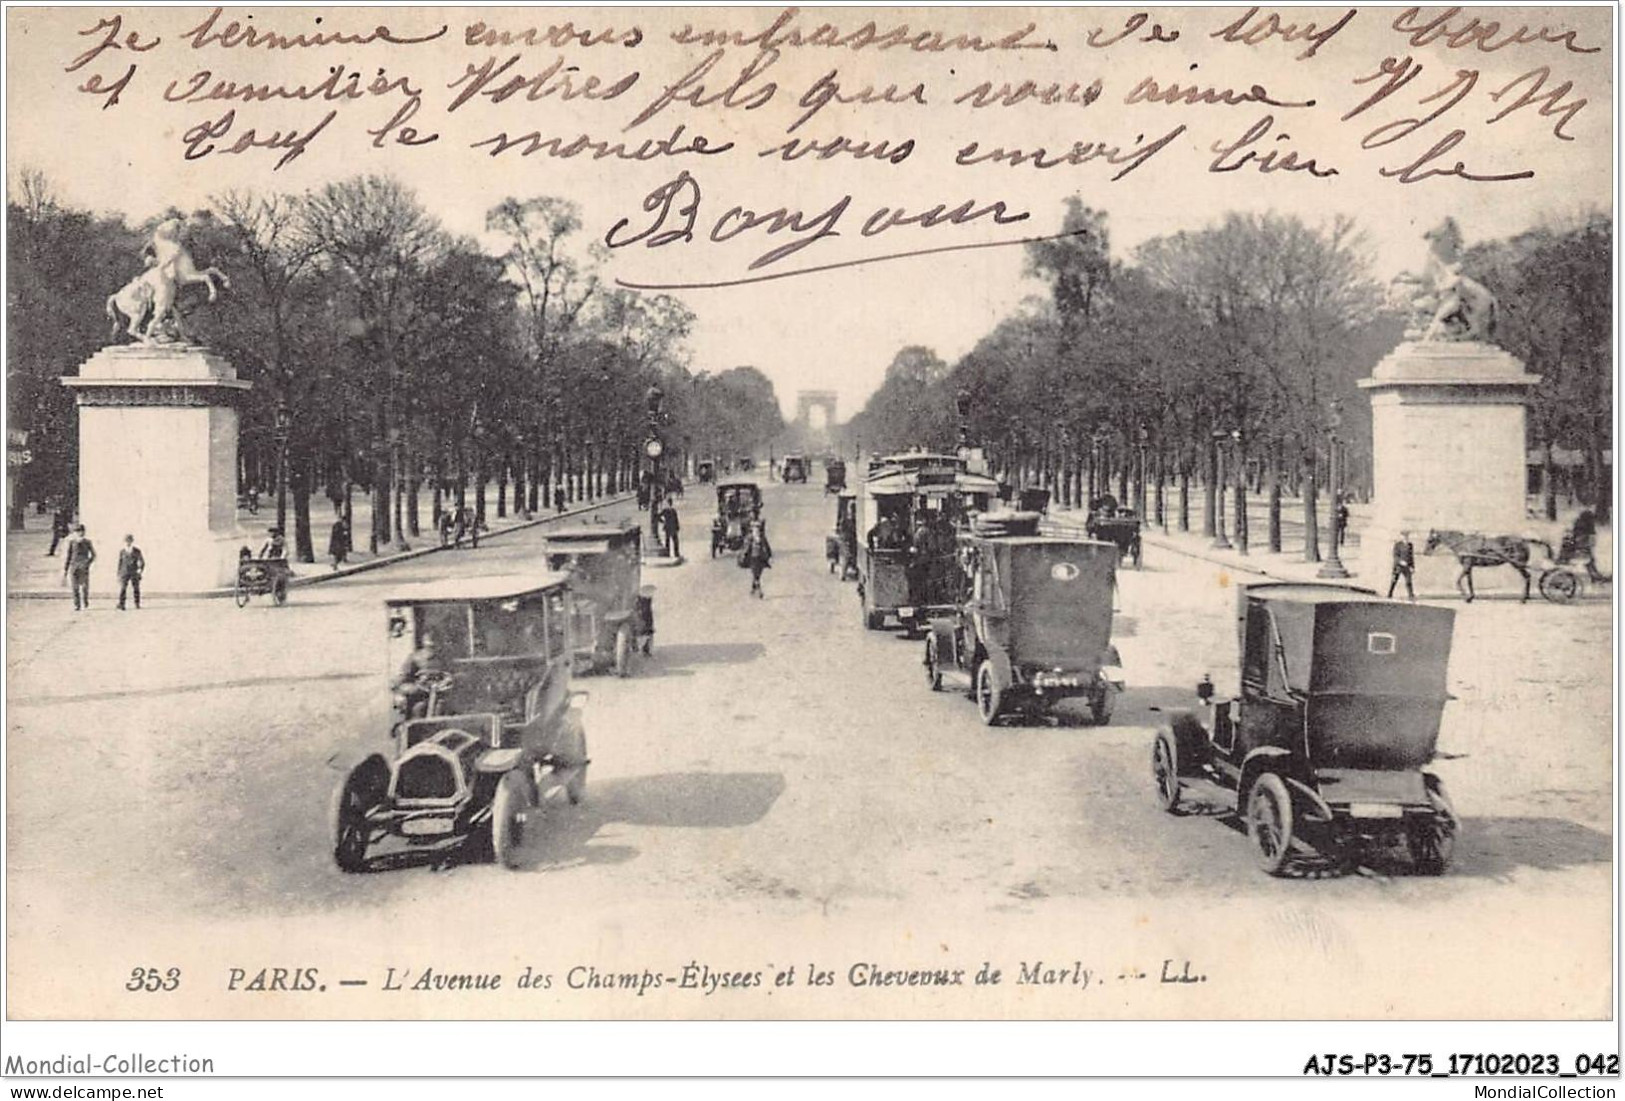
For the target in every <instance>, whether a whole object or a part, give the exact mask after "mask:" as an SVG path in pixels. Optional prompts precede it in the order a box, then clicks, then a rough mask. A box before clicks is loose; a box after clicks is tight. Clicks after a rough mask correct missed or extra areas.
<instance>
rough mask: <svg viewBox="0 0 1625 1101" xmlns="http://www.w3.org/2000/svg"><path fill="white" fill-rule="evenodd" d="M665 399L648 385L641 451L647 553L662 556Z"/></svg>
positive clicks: (654, 387) (658, 391)
mask: <svg viewBox="0 0 1625 1101" xmlns="http://www.w3.org/2000/svg"><path fill="white" fill-rule="evenodd" d="M665 400H666V394H665V391H663V390H661V389H660V387H659V386H651V387H649V392H648V394H647V401H648V410H649V431H648V435H647V437H646V438H645V439H644V441H643V453H644V454H645V455H646V456H648V458H649V553H650V554H652V555H657V556H662V557H663V556H664V555H665V553H666V550H665V547H664V546H663V545H662V544H661V542H660V498H661V494H662V493H663V491H664V489H665V486H664V485H663V484H662V483H661V480H660V457H661V456H662V455H664V454H665V453H666V444H665V441H664V440H662V439H661V438H660V417H661V406H662V404H663V403H664V402H665Z"/></svg>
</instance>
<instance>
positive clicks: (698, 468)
mask: <svg viewBox="0 0 1625 1101" xmlns="http://www.w3.org/2000/svg"><path fill="white" fill-rule="evenodd" d="M694 478H695V480H696V481H698V482H701V483H708V482H714V481H716V480H717V464H716V463H714V462H712V461H711V460H710V459H701V460H700V461H699V462H697V463H695V464H694Z"/></svg>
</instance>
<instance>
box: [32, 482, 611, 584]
mask: <svg viewBox="0 0 1625 1101" xmlns="http://www.w3.org/2000/svg"><path fill="white" fill-rule="evenodd" d="M488 493H489V496H488V498H487V500H488V501H489V502H494V501H495V499H496V494H495V484H494V483H493V484H492V486H491V487H490V489H489V490H488ZM634 496H635V494H633V493H631V492H627V493H620V494H605V495H604V496H602V497H599V498H598V499H597V500H594V501H588V500H585V499H583V500H579V501H577V502H576V503H575V504H574V505H572V506H570V507H569V508H567V509H566V510H565V511H564V512H562V513H555V512H553V511H551V510H548V511H545V512H543V511H538V512H536V513H535V514H534V515H533V517H532V518H531V519H529V520H526V519H525V518H524V515H523V513H512V512H510V513H509V514H508V515H507V516H505V517H503V518H501V519H497V517H496V514H495V509H494V507H491V508H489V509H488V511H487V513H486V522H487V525H488V528H487V530H485V531H483V532H482V533H481V535H480V540H481V541H482V542H483V541H485V540H488V539H494V538H497V537H500V536H503V535H508V534H510V533H512V532H516V531H523V530H525V529H527V528H532V527H535V526H537V525H538V524H545V523H547V522H548V521H550V520H560V519H568V518H570V517H574V516H580V515H583V514H586V513H592V512H596V511H597V510H599V509H602V508H605V507H607V506H610V505H615V504H620V503H622V502H626V501H630V500H632V499H633V498H634ZM470 500H472V495H470ZM431 503H432V501H431V499H430V498H429V496H428V495H427V494H425V495H424V498H423V500H422V503H421V504H420V509H421V511H420V514H419V515H420V518H421V520H422V525H423V530H422V534H420V535H408V536H407V537H406V541H407V544H408V545H409V547H410V549H408V550H405V551H396V550H394V549H392V548H385V547H380V548H379V553H378V554H376V555H374V554H371V553H370V552H368V551H367V550H366V541H365V538H364V537H363V539H361V540H358V542H360V543H361V547H360V549H358V550H355V551H352V552H351V553H350V556H349V561H348V562H347V563H346V564H345V565H344V566H341V567H340V568H339V569H337V570H335V569H332V568H331V566H330V564H329V561H328V560H327V559H326V557H325V555H324V554H323V552H324V551H326V550H327V535H328V530H329V529H330V528H331V527H332V523H333V519H334V515H335V514H334V512H333V511H332V510H331V509H329V508H328V507H327V499H326V498H325V497H316V498H313V499H312V502H311V504H312V507H311V528H312V531H311V543H312V547H313V549H314V550H315V552H316V558H317V560H316V561H315V562H298V561H293V560H291V559H290V566H291V572H292V575H293V580H292V582H291V585H292V586H293V587H300V586H305V585H318V584H321V583H322V582H324V581H332V580H335V579H337V578H341V577H350V576H352V575H354V574H358V573H365V572H366V571H368V570H375V569H379V568H381V567H384V566H388V565H392V564H394V563H396V562H406V561H409V560H411V559H414V558H421V557H423V556H424V555H426V554H433V553H435V552H436V551H440V550H448V549H450V548H449V547H442V546H441V545H440V538H439V536H438V535H437V534H436V533H435V532H434V531H433V530H432V529H431V528H430V526H429V524H430V505H431ZM290 511H291V510H290ZM353 515H354V522H355V526H356V528H357V529H358V530H360V531H361V532H362V533H363V536H365V533H367V532H369V531H370V530H371V523H372V519H371V502H370V499H366V498H364V497H363V496H362V495H361V494H357V496H356V499H355V503H354V506H353ZM237 522H238V524H239V526H240V527H241V528H242V529H243V530H244V531H245V532H247V533H250V535H251V536H252V538H250V539H249V540H247V542H249V543H251V544H252V545H253V546H254V548H255V549H257V548H258V546H259V544H260V543H263V542H264V540H265V538H266V533H267V532H268V531H269V530H270V529H271V528H272V527H274V526H275V525H276V506H275V503H274V502H272V503H270V504H269V506H267V505H265V504H262V505H261V507H260V510H259V514H258V515H252V514H250V513H249V512H248V511H247V510H243V509H239V510H238V512H237ZM290 527H291V516H290ZM50 528H51V517H50V516H49V514H47V515H43V516H37V515H35V514H34V513H33V512H32V511H31V512H30V513H29V514H28V516H27V517H26V519H25V524H24V530H23V531H21V532H15V531H14V532H7V533H6V595H7V596H9V597H10V598H12V599H14V600H66V599H67V598H68V597H69V595H70V594H69V591H68V589H67V587H66V586H64V585H63V584H62V551H61V548H60V547H59V548H58V550H57V554H56V556H55V557H50V556H47V555H46V553H45V551H46V549H47V548H48V547H50V545H51V532H50ZM289 549H290V551H291V550H292V549H293V547H292V540H291V539H290V540H289ZM230 595H232V590H231V589H230V588H221V589H211V590H207V591H204V592H197V593H153V594H152V599H160V600H161V599H187V598H199V597H220V596H230Z"/></svg>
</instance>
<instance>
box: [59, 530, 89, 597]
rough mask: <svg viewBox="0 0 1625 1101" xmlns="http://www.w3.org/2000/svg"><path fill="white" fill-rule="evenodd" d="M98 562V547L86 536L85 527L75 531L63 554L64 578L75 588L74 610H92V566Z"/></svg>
mask: <svg viewBox="0 0 1625 1101" xmlns="http://www.w3.org/2000/svg"><path fill="white" fill-rule="evenodd" d="M95 561H96V547H95V545H94V544H93V543H91V541H90V539H89V537H88V536H86V535H85V525H83V524H80V525H78V526H77V527H75V528H74V529H73V538H71V539H69V540H68V546H67V549H66V550H65V551H63V554H62V576H63V577H64V578H65V579H67V581H68V582H69V584H71V585H72V586H73V610H74V611H76V612H77V611H79V610H81V609H85V610H89V608H90V566H91V563H93V562H95Z"/></svg>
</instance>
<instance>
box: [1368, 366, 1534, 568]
mask: <svg viewBox="0 0 1625 1101" xmlns="http://www.w3.org/2000/svg"><path fill="white" fill-rule="evenodd" d="M1539 381H1540V376H1539V375H1531V374H1527V373H1526V372H1525V371H1524V367H1523V363H1522V361H1520V360H1519V359H1517V358H1516V357H1515V356H1512V355H1509V354H1508V353H1506V352H1504V351H1502V350H1501V349H1500V348H1497V347H1495V346H1494V345H1490V344H1480V343H1474V342H1449V341H1433V342H1421V341H1418V342H1407V343H1404V344H1401V345H1400V346H1399V347H1398V348H1395V349H1394V351H1393V352H1391V353H1390V354H1389V355H1388V356H1386V357H1385V358H1384V359H1383V360H1382V361H1381V362H1380V363H1378V364H1377V366H1376V368H1375V369H1374V370H1373V371H1372V372H1371V377H1370V378H1366V379H1361V380H1360V383H1359V385H1360V388H1361V389H1363V390H1366V391H1367V392H1369V393H1370V395H1371V436H1372V455H1373V460H1374V466H1375V471H1374V473H1375V487H1374V489H1375V498H1374V501H1373V512H1372V521H1371V524H1370V526H1369V528H1368V529H1367V531H1366V532H1365V533H1363V534H1362V536H1361V545H1362V550H1361V555H1360V559H1361V574H1362V580H1363V581H1364V582H1365V583H1367V584H1377V583H1378V582H1379V580H1380V583H1381V586H1382V588H1383V591H1386V589H1387V583H1388V582H1387V579H1388V574H1389V566H1390V549H1391V547H1392V545H1393V542H1394V539H1395V538H1396V536H1397V535H1398V534H1399V533H1400V532H1403V531H1408V532H1410V533H1411V541H1412V542H1413V543H1414V544H1415V546H1416V553H1417V560H1416V561H1417V581H1418V585H1419V587H1422V586H1424V585H1425V587H1426V588H1427V589H1429V590H1430V591H1437V590H1438V589H1440V588H1449V587H1451V586H1452V585H1453V584H1454V582H1455V577H1456V573H1457V570H1456V568H1455V563H1454V559H1453V558H1451V557H1450V556H1449V554H1448V553H1446V552H1442V551H1441V552H1440V556H1439V557H1436V558H1434V559H1428V558H1425V557H1423V556H1422V551H1423V549H1424V546H1425V544H1426V541H1427V533H1428V531H1429V529H1453V530H1456V531H1472V532H1483V533H1484V534H1486V535H1513V534H1519V533H1521V532H1523V531H1524V529H1525V528H1527V527H1528V526H1529V525H1528V521H1527V519H1526V515H1525V486H1526V483H1525V477H1526V476H1525V470H1524V464H1525V461H1526V454H1527V451H1526V439H1525V427H1524V418H1525V405H1526V403H1527V401H1528V397H1529V392H1530V390H1531V389H1533V388H1534V386H1535V384H1537V383H1538V382H1539ZM1403 592H1404V590H1403V587H1402V588H1401V589H1400V593H1401V594H1403Z"/></svg>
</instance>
